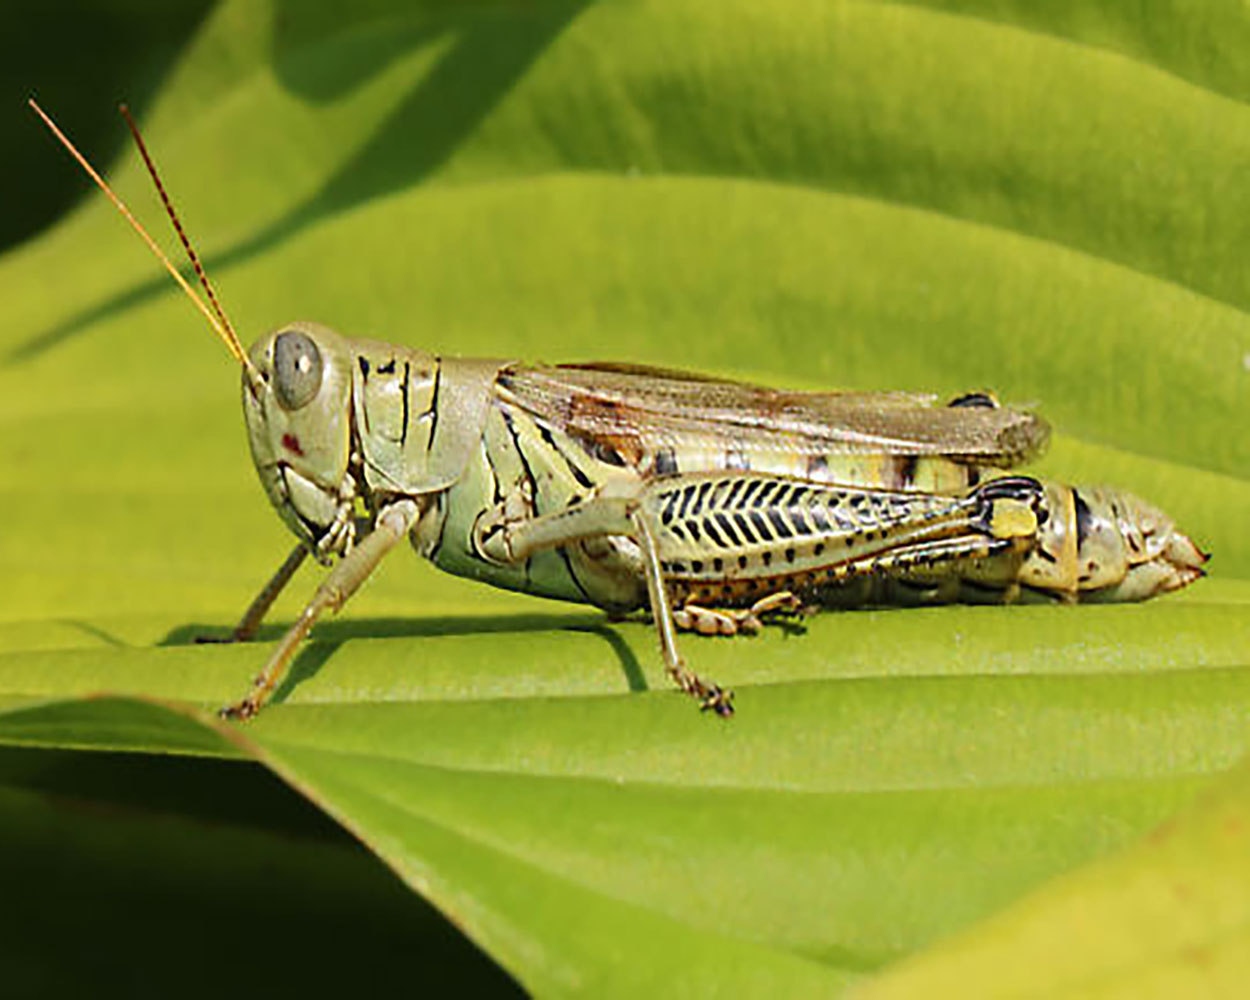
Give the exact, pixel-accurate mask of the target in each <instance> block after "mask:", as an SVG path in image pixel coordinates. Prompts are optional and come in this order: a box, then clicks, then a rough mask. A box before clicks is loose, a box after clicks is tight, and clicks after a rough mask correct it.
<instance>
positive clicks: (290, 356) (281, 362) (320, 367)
mask: <svg viewBox="0 0 1250 1000" xmlns="http://www.w3.org/2000/svg"><path fill="white" fill-rule="evenodd" d="M248 357H249V359H250V361H251V363H252V365H253V367H254V369H255V374H252V373H251V372H250V371H249V370H248V369H246V368H245V369H244V371H243V414H244V417H245V418H246V420H247V436H248V441H249V442H250V444H251V447H252V460H253V461H254V462H255V463H256V472H257V474H258V475H259V476H260V481H261V485H262V486H264V488H265V493H266V494H267V495H268V496H269V500H270V502H271V503H272V504H273V505H274V507H275V508H276V509H277V511H278V513H279V514H280V515H281V517H282V519H283V520H284V521H285V522H286V523H287V525H288V526H289V527H290V528H291V530H292V531H294V532H295V534H296V535H297V536H298V537H299V538H300V539H301V540H303V541H304V542H305V543H307V544H308V545H309V546H310V547H311V548H313V549H314V551H317V552H318V553H319V554H321V555H323V556H328V555H329V554H330V553H332V552H335V551H341V550H342V548H343V547H344V542H348V541H349V540H350V533H351V517H352V510H353V501H354V498H355V495H356V484H355V481H354V479H353V477H352V475H351V472H350V468H349V466H350V458H351V423H352V421H351V412H352V402H351V400H352V371H351V350H350V348H349V346H348V343H347V341H346V340H345V339H344V338H343V337H341V336H339V334H337V333H335V332H334V331H333V330H331V329H330V328H329V327H325V326H321V325H320V324H317V323H307V322H298V323H288V324H286V325H284V326H281V327H279V328H278V329H276V330H274V331H273V332H272V333H269V334H268V335H266V336H264V337H262V338H261V339H260V340H258V341H257V342H256V343H255V344H253V345H252V348H251V350H249V351H248Z"/></svg>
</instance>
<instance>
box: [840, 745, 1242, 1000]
mask: <svg viewBox="0 0 1250 1000" xmlns="http://www.w3.org/2000/svg"><path fill="white" fill-rule="evenodd" d="M1248 779H1250V769H1247V767H1246V766H1245V765H1242V766H1241V767H1238V768H1237V769H1236V770H1235V771H1234V772H1233V773H1232V774H1231V775H1230V776H1229V777H1228V778H1226V779H1225V780H1224V781H1222V782H1221V783H1220V784H1219V785H1218V786H1217V787H1216V788H1214V789H1212V790H1210V791H1209V792H1208V793H1206V794H1205V795H1203V796H1202V798H1201V799H1200V800H1199V802H1198V803H1196V804H1195V805H1194V806H1193V807H1191V808H1189V809H1186V810H1184V811H1183V812H1182V814H1181V815H1179V816H1177V817H1174V818H1173V819H1172V820H1170V821H1169V822H1168V823H1167V824H1166V825H1165V826H1163V827H1161V828H1159V829H1158V830H1157V831H1155V832H1154V833H1152V834H1151V836H1150V837H1149V838H1148V839H1147V840H1146V841H1145V842H1144V843H1141V844H1139V845H1137V846H1135V847H1134V848H1133V849H1132V850H1129V851H1125V852H1124V853H1122V854H1120V855H1117V856H1116V857H1114V858H1111V859H1108V860H1105V861H1100V862H1098V863H1096V864H1094V865H1091V866H1090V867H1089V868H1088V869H1085V870H1082V871H1080V872H1079V873H1075V874H1073V875H1071V876H1065V877H1063V878H1061V879H1058V880H1056V881H1055V882H1054V883H1052V884H1050V885H1048V886H1047V887H1046V888H1045V889H1043V890H1040V891H1039V892H1037V893H1035V894H1033V895H1031V896H1030V897H1028V898H1027V899H1026V900H1024V901H1022V902H1021V903H1019V904H1017V905H1015V906H1012V907H1010V908H1009V909H1008V910H1007V911H1006V912H1005V913H1003V914H1001V915H999V916H996V917H994V918H991V919H990V920H988V921H986V922H985V924H984V925H982V926H979V927H977V928H976V929H975V930H974V931H972V932H971V933H969V934H966V935H962V936H960V937H959V938H957V939H955V940H952V941H950V942H948V943H946V944H943V945H941V946H939V947H937V948H935V949H934V950H932V951H931V952H928V953H926V954H924V955H922V956H921V957H920V958H919V959H917V960H915V961H913V962H911V963H905V964H904V966H903V967H902V968H900V969H899V970H898V971H896V972H893V973H890V974H887V975H886V976H885V977H883V978H881V979H878V980H876V981H875V982H873V983H870V984H868V986H867V987H866V988H865V989H864V990H862V991H861V992H858V993H857V994H856V996H857V997H862V998H863V1000H889V998H902V997H915V996H961V997H969V998H974V997H1038V998H1041V997H1088V998H1090V1000H1095V998H1103V1000H1110V998H1113V997H1124V998H1129V997H1132V998H1135V1000H1143V998H1150V997H1157V998H1160V1000H1166V998H1168V997H1196V996H1226V997H1236V996H1240V995H1241V994H1242V993H1244V992H1245V983H1246V975H1247V973H1250V843H1247V834H1250V780H1248ZM1087 938H1092V939H1093V940H1094V941H1096V942H1097V947H1092V946H1091V945H1090V942H1089V941H1087V940H1086V939H1087Z"/></svg>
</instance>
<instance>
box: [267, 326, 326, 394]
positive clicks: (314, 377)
mask: <svg viewBox="0 0 1250 1000" xmlns="http://www.w3.org/2000/svg"><path fill="white" fill-rule="evenodd" d="M321 370H322V365H321V352H320V351H319V350H317V345H316V344H315V343H313V339H312V338H311V337H309V336H308V335H307V334H304V333H300V332H299V331H298V330H287V331H286V332H284V333H280V334H278V338H277V339H276V340H275V341H274V342H273V375H274V379H273V388H274V392H276V393H277V394H278V402H279V403H281V404H282V408H283V409H284V410H298V409H300V407H303V406H307V405H308V404H309V403H310V402H311V401H312V398H313V397H314V396H315V395H317V390H318V389H320V388H321Z"/></svg>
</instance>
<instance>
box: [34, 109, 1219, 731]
mask: <svg viewBox="0 0 1250 1000" xmlns="http://www.w3.org/2000/svg"><path fill="white" fill-rule="evenodd" d="M31 105H32V107H34V109H35V110H36V111H37V112H38V113H39V114H40V116H41V117H42V118H43V119H44V122H45V124H47V126H48V127H49V128H50V129H51V130H52V131H53V133H54V134H55V135H56V136H57V138H58V139H59V140H60V141H61V142H62V144H64V145H65V147H66V148H67V149H68V150H69V151H70V153H71V154H72V155H73V156H74V157H75V158H76V159H77V160H78V161H79V163H80V164H81V165H82V166H83V168H84V169H85V170H86V171H87V172H88V173H89V174H90V175H91V177H92V178H93V180H94V181H95V182H96V183H97V184H98V185H99V186H100V187H101V188H102V189H103V190H104V192H105V193H106V194H107V195H108V196H109V198H110V199H111V200H112V201H113V203H114V205H115V206H116V207H117V208H118V210H119V211H121V212H122V214H123V215H124V216H125V217H126V218H127V219H128V220H129V221H130V223H131V224H132V226H134V228H135V229H136V230H137V231H138V232H139V234H140V236H141V237H142V238H143V239H144V241H145V242H146V243H147V244H148V246H149V248H150V249H151V250H152V251H153V252H154V253H155V254H156V255H157V257H158V258H160V260H161V261H162V263H163V264H164V266H165V267H166V269H167V270H168V271H169V272H170V273H171V274H172V275H173V277H174V279H175V280H176V281H177V282H178V284H179V285H180V286H181V287H182V289H183V291H184V292H185V293H186V294H187V295H188V297H190V298H191V300H192V301H193V302H194V303H195V304H196V306H197V307H198V308H199V309H200V311H201V312H202V313H203V314H204V315H205V316H206V317H207V318H208V321H209V323H210V324H211V325H212V326H213V328H214V329H215V330H216V331H217V333H218V335H219V336H220V337H221V339H222V340H223V341H224V342H225V344H226V346H227V348H228V349H229V350H230V352H231V354H232V355H233V356H234V357H235V359H236V360H237V361H238V362H239V364H240V367H241V369H242V384H243V390H242V395H243V412H244V417H245V419H246V423H247V431H248V440H249V442H250V445H251V452H252V458H253V461H254V462H255V465H256V471H257V473H258V475H259V477H260V481H261V485H262V486H263V487H264V490H265V493H266V495H267V496H268V497H269V500H270V502H271V503H272V504H273V506H274V508H275V509H276V510H277V512H278V515H279V516H280V517H281V518H282V520H283V521H284V522H285V523H286V525H287V526H288V527H289V528H290V529H291V532H292V533H293V534H294V535H295V537H296V539H297V542H296V545H295V547H294V549H293V550H292V552H291V554H290V555H289V556H288V557H287V558H286V560H285V561H284V562H283V564H282V565H281V567H279V569H278V571H277V573H275V574H274V576H273V578H272V579H271V580H270V581H269V582H268V583H267V584H266V585H265V586H264V588H263V589H262V590H261V592H260V594H259V595H258V596H257V597H256V599H255V600H254V601H253V602H252V604H251V606H250V607H249V608H248V609H247V611H246V613H245V614H244V615H243V618H242V620H241V621H240V622H239V624H238V626H237V627H236V628H235V629H234V631H233V633H232V634H231V636H230V639H232V640H246V639H249V638H251V637H252V636H253V635H254V634H255V632H256V630H257V628H258V627H259V625H260V623H261V621H262V619H263V618H264V616H265V614H266V612H267V611H268V609H269V607H270V606H271V604H272V603H273V600H274V598H275V597H276V596H277V595H278V593H279V592H280V591H281V590H282V589H283V587H284V586H285V585H286V584H287V582H288V581H289V580H290V578H291V576H292V575H293V574H294V572H295V571H296V569H297V568H298V567H299V566H300V565H301V563H302V562H303V561H304V559H305V558H306V557H307V556H309V555H312V556H313V557H314V558H315V559H316V560H318V561H319V562H321V563H323V564H325V565H327V566H330V567H332V568H331V569H330V571H329V573H328V574H327V576H326V577H325V579H324V581H323V582H322V583H321V585H320V586H319V587H318V588H317V590H316V592H315V593H314V594H313V596H312V598H311V599H310V600H309V601H308V603H307V604H306V605H305V607H304V609H303V612H302V613H301V614H300V616H299V618H298V619H297V620H296V621H295V623H294V624H292V625H291V626H290V628H289V629H288V630H287V631H286V633H285V634H284V635H283V637H282V639H281V641H280V642H279V643H278V645H277V647H276V648H275V649H274V651H273V653H272V654H271V656H270V657H269V660H268V662H267V663H266V664H265V666H264V668H263V669H262V670H261V672H260V674H259V675H258V676H257V677H256V679H255V681H254V682H253V685H252V687H251V690H250V691H249V692H248V694H247V695H246V696H245V697H244V698H242V699H241V700H239V701H238V702H236V703H234V704H231V705H228V706H227V707H225V708H223V709H222V710H221V714H222V715H223V716H226V717H233V718H238V719H247V718H250V717H251V716H253V715H255V714H256V713H257V712H258V711H259V710H260V708H261V707H262V706H263V705H264V704H265V703H266V701H267V700H268V699H269V697H270V695H271V694H272V692H273V690H274V689H275V687H276V686H277V684H278V682H279V681H280V680H281V678H282V677H283V676H284V675H285V673H286V671H287V668H288V666H289V665H290V662H291V660H292V658H293V657H294V655H295V653H296V650H297V648H298V646H299V644H300V642H301V641H302V640H303V639H304V638H305V637H306V636H307V635H308V633H309V631H310V630H311V629H312V627H313V625H314V623H315V622H316V621H317V620H318V618H319V617H320V616H321V615H322V614H323V613H324V612H326V611H327V610H330V611H337V610H338V609H339V608H341V607H342V606H343V604H344V603H345V602H346V601H347V600H348V599H349V598H350V597H351V595H352V594H353V593H354V592H355V591H356V590H357V589H358V588H359V587H360V585H361V584H362V583H363V582H364V581H365V580H366V579H367V578H368V577H369V575H370V574H371V573H372V572H373V570H374V569H375V568H376V567H377V565H378V564H379V562H380V561H381V560H382V558H383V557H384V556H386V555H387V554H388V553H389V552H391V551H392V550H393V549H394V548H395V547H396V546H398V545H399V544H400V543H401V542H403V540H404V539H405V538H406V539H408V540H409V542H410V543H411V544H412V546H413V547H414V548H415V549H416V550H417V552H418V553H420V554H421V555H422V556H424V557H425V558H426V559H428V560H430V561H431V562H432V563H434V564H435V565H436V566H438V567H439V568H440V569H443V570H446V571H447V572H449V573H454V574H457V575H459V576H465V577H469V578H472V579H475V580H480V581H482V582H484V583H489V584H491V585H493V586H497V587H504V588H508V589H511V590H517V591H523V592H526V593H530V594H537V595H541V596H544V597H550V598H556V599H559V600H564V601H576V602H581V603H586V604H591V605H595V606H597V607H600V608H603V609H605V610H607V611H609V612H611V613H614V614H626V613H629V612H633V611H638V610H646V611H649V612H650V615H651V617H652V619H653V620H654V622H655V626H656V630H657V633H658V636H659V642H660V648H661V651H662V655H663V658H664V663H665V666H666V668H667V670H668V673H669V674H670V676H671V677H672V679H673V680H674V682H675V683H676V685H677V686H678V687H679V688H680V689H681V690H682V691H684V692H686V693H687V694H689V695H692V696H693V697H694V698H695V699H697V701H698V702H699V704H700V705H701V706H702V708H704V709H707V710H710V711H713V712H715V713H716V714H718V715H721V716H728V715H730V714H732V711H733V706H732V699H733V695H732V692H730V691H728V690H725V689H723V688H721V687H720V686H718V685H716V684H714V683H711V682H709V681H705V680H703V679H701V678H700V677H699V676H698V675H696V674H695V673H693V672H692V671H690V670H689V669H688V668H687V667H686V665H685V663H684V662H683V660H682V657H681V654H680V653H679V651H678V646H677V639H676V635H677V632H678V631H679V630H691V631H695V632H700V633H704V634H720V635H733V634H736V633H739V632H751V631H755V630H758V629H759V628H760V626H761V624H762V623H763V622H764V621H765V620H767V619H769V618H774V617H777V616H785V615H792V614H796V613H801V612H804V611H806V610H810V609H816V608H822V607H839V606H852V605H865V604H873V605H917V604H934V603H944V602H952V601H972V602H1001V603H1013V602H1017V601H1028V600H1050V601H1060V602H1068V603H1072V602H1077V601H1134V600H1142V599H1145V598H1149V597H1152V596H1154V595H1156V594H1160V593H1164V592H1167V591H1172V590H1177V589H1179V588H1181V587H1184V586H1187V585H1188V584H1190V583H1192V582H1193V581H1194V580H1196V579H1198V578H1199V577H1200V576H1202V575H1203V570H1202V565H1203V563H1204V562H1205V561H1206V559H1207V556H1206V555H1205V554H1204V553H1202V552H1201V551H1200V550H1199V549H1198V547H1197V546H1196V545H1195V544H1194V543H1193V542H1192V541H1191V540H1190V539H1189V538H1188V537H1187V536H1186V535H1184V534H1183V533H1181V532H1180V531H1179V530H1178V529H1177V528H1176V527H1175V526H1174V524H1173V522H1172V521H1171V519H1169V518H1168V517H1167V516H1166V515H1165V514H1163V513H1162V512H1161V511H1159V510H1158V509H1157V508H1155V507H1154V506H1152V505H1151V504H1149V503H1146V502H1145V501H1143V500H1140V499H1138V498H1137V497H1135V496H1132V495H1131V494H1129V493H1126V492H1123V491H1120V490H1116V489H1112V488H1105V487H1093V488H1091V487H1076V486H1070V485H1066V484H1062V483H1057V482H1052V481H1048V480H1044V479H1040V478H1036V477H1031V476H1024V475H1019V474H1013V473H1012V472H1011V471H1010V470H1011V469H1012V468H1013V467H1014V466H1016V465H1018V464H1020V463H1022V462H1024V461H1026V460H1028V459H1030V458H1032V457H1034V456H1036V455H1037V454H1039V453H1040V452H1041V450H1042V449H1043V448H1044V447H1045V445H1046V443H1047V440H1048V437H1049V428H1048V426H1047V424H1046V423H1045V422H1044V421H1043V420H1042V419H1041V418H1040V417H1038V416H1037V415H1035V414H1033V413H1031V412H1028V411H1025V410H1020V409H1013V408H1010V407H1005V406H1002V405H1000V404H999V402H998V401H997V400H996V399H995V397H994V396H993V395H991V394H990V393H985V392H972V393H967V394H965V395H962V396H959V397H957V398H955V399H952V400H949V401H947V402H941V401H939V400H938V399H936V398H935V397H932V396H923V395H916V394H909V393H854V392H793V391H784V390H776V389H770V388H765V387H761V386H754V385H747V384H743V383H739V382H731V381H723V380H717V379H713V378H707V377H704V376H702V375H695V374H690V373H685V372H678V371H668V370H661V369H655V368H646V367H641V366H636V365H622V364H576V365H556V366H543V365H526V364H523V363H520V362H517V361H514V360H509V359H482V358H473V359H468V358H456V357H448V356H441V355H435V354H430V353H427V352H424V351H420V350H416V349H413V348H410V347H404V346H400V345H395V344H388V343H383V342H380V341H374V340H359V339H349V338H347V337H344V336H341V335H340V334H338V333H336V332H334V331H333V330H330V329H329V328H327V327H325V326H321V325H318V324H316V323H309V322H296V323H289V324H287V325H285V326H282V327H280V328H279V329H277V330H275V331H273V332H271V333H269V334H267V335H265V336H264V337H262V338H261V339H260V340H258V341H257V342H256V343H255V344H254V345H253V346H252V347H251V349H250V350H246V351H245V350H244V349H243V346H242V344H241V343H240V341H239V339H238V337H237V335H236V334H235V332H234V330H233V328H232V327H231V325H230V323H229V321H228V320H227V318H226V316H225V313H224V311H222V309H221V307H220V305H219V304H218V302H217V298H216V296H215V295H214V293H213V290H212V286H211V285H210V283H209V281H208V278H207V276H206V275H205V273H204V271H203V268H202V267H201V266H200V264H199V261H198V258H197V257H196V255H195V252H194V250H193V249H192V248H191V244H190V242H189V241H188V240H187V238H186V236H185V235H184V233H183V231H182V226H181V224H180V223H179V221H178V217H177V215H176V214H175V212H174V210H173V208H172V206H171V205H170V203H169V199H168V198H167V196H166V195H165V191H164V187H163V185H162V184H161V181H160V178H159V176H158V175H157V173H156V170H155V167H154V166H153V164H152V162H151V159H150V157H149V156H148V153H147V150H146V148H145V146H144V144H143V140H142V138H141V137H140V135H139V133H138V130H137V128H135V126H134V123H133V122H132V121H130V117H129V115H128V114H127V115H126V118H127V122H128V124H130V127H131V130H132V132H133V134H134V138H135V141H136V143H137V144H138V147H139V151H140V153H141V154H142V156H143V159H144V161H145V163H146V164H147V166H148V169H149V172H150V173H151V176H152V179H153V182H154V183H155V185H156V188H157V190H158V192H159V193H160V196H161V199H162V201H163V202H164V204H165V207H166V211H167V213H168V214H169V217H170V219H171V221H172V223H173V225H174V227H175V229H176V231H177V232H178V235H179V238H180V239H181V240H182V242H183V245H184V246H185V248H186V250H187V253H188V255H189V256H190V258H191V262H192V264H193V266H194V268H195V270H196V273H197V275H198V276H199V279H200V283H201V285H202V286H203V288H204V291H205V293H206V295H207V297H208V300H209V302H210V303H211V305H212V308H211V309H210V308H209V307H208V306H207V305H206V304H205V302H204V301H203V300H202V299H201V298H200V297H199V296H198V295H197V294H196V292H195V290H194V289H193V288H191V286H190V285H189V284H188V282H187V281H186V280H185V279H184V278H183V277H182V275H181V274H180V273H179V272H178V270H177V269H176V268H175V267H174V266H173V265H172V264H171V263H170V262H169V260H168V259H167V258H166V257H165V255H164V254H163V253H162V252H161V251H160V249H159V248H158V247H157V245H156V244H155V242H154V241H153V240H152V238H151V237H150V236H149V235H148V234H147V233H146V232H144V231H143V229H142V227H141V226H140V225H139V224H138V223H137V222H136V221H135V220H134V218H133V216H131V214H130V212H129V211H128V210H127V209H126V207H125V205H124V204H122V202H121V201H120V200H119V199H118V198H117V196H116V195H115V194H113V192H112V191H111V190H110V189H109V187H108V185H107V184H106V183H105V182H104V181H103V179H102V178H101V177H100V176H99V175H98V174H97V173H96V172H95V170H94V169H92V167H91V166H90V164H88V163H87V161H86V160H85V159H84V158H83V157H82V155H81V154H80V153H79V152H78V151H77V150H76V149H75V148H74V147H73V145H72V144H71V143H70V141H69V140H68V139H67V138H65V136H64V135H63V134H62V133H61V132H60V130H59V129H57V127H56V126H55V124H53V122H52V121H51V119H49V118H48V117H47V116H46V115H44V113H43V111H42V110H40V109H39V107H38V106H37V105H36V104H35V103H34V102H33V101H31ZM123 113H124V114H125V109H124V108H123Z"/></svg>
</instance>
